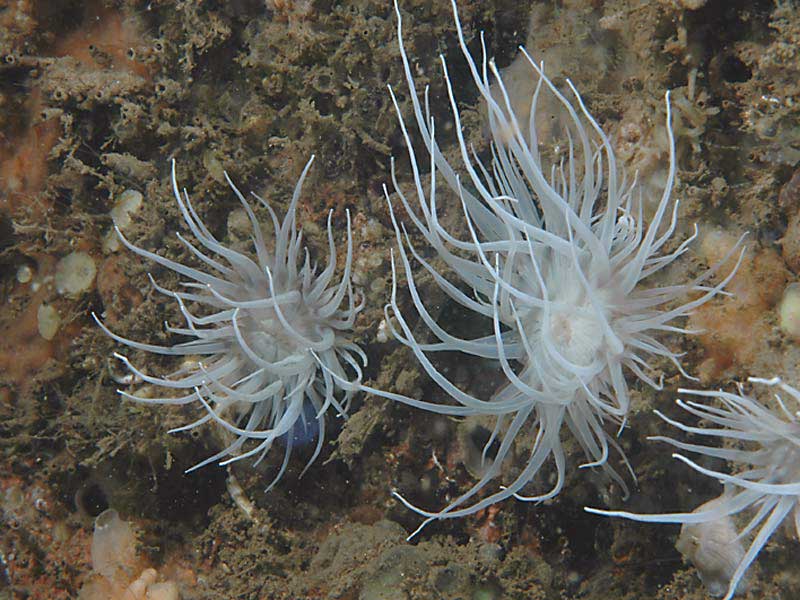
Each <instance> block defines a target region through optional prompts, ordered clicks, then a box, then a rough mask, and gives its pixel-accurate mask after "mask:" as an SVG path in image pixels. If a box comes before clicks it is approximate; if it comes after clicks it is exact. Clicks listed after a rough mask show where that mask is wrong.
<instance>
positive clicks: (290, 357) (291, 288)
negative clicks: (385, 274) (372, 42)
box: [94, 156, 367, 489]
mask: <svg viewBox="0 0 800 600" xmlns="http://www.w3.org/2000/svg"><path fill="white" fill-rule="evenodd" d="M313 160H314V157H313V156H312V157H311V159H310V160H309V161H308V163H307V164H306V166H305V168H304V169H303V172H302V174H301V175H300V178H299V180H298V182H297V184H296V186H295V189H294V193H293V195H292V199H291V202H290V203H289V206H288V208H287V211H286V215H285V216H284V218H283V221H282V222H279V220H278V217H277V215H276V214H275V212H274V211H273V210H272V208H271V207H270V205H269V204H268V203H267V202H266V201H264V200H263V199H262V198H260V197H258V196H256V195H255V194H253V197H254V198H255V199H256V200H257V201H258V202H259V203H260V204H261V205H262V206H263V207H264V208H266V210H267V211H268V212H269V215H270V217H271V220H272V225H273V231H274V240H272V242H271V243H268V241H267V239H265V237H264V234H263V232H262V229H261V225H260V223H259V221H258V219H257V218H256V215H255V213H254V212H253V209H252V207H251V206H250V204H249V203H248V201H247V199H246V198H245V197H244V195H243V194H242V193H241V192H240V191H239V190H238V189H237V188H236V186H235V185H234V184H233V182H232V181H231V180H230V178H229V177H228V175H227V173H226V174H225V179H226V181H227V183H228V185H229V186H230V188H231V190H232V191H233V193H234V194H235V195H236V197H237V198H238V199H239V201H240V202H241V204H242V206H243V208H244V210H245V212H246V214H247V216H248V219H249V221H250V225H251V228H252V237H251V241H252V245H253V249H254V254H253V255H251V256H247V255H245V254H242V253H240V252H237V251H235V250H233V249H231V248H228V247H227V246H225V245H224V244H223V243H222V242H221V241H219V240H218V239H216V238H215V237H214V235H213V234H212V233H211V231H209V229H208V228H207V227H206V226H205V225H204V223H203V222H202V220H201V219H200V217H199V216H198V214H197V212H196V211H195V209H194V207H193V205H192V203H191V201H190V199H189V195H188V194H187V192H186V190H185V189H184V190H183V195H181V191H180V190H179V188H178V182H177V177H176V172H175V161H174V160H173V161H172V191H173V195H174V197H175V201H176V202H177V203H178V207H179V209H180V213H181V216H182V217H183V221H184V222H185V224H186V225H187V226H188V228H189V230H190V232H191V233H192V235H193V236H194V239H195V240H196V241H197V244H196V243H192V242H191V241H190V240H189V239H187V238H186V237H184V236H183V235H182V234H181V233H176V236H177V237H178V239H179V240H180V242H181V243H182V244H183V246H184V247H185V248H186V249H187V250H188V251H189V253H190V254H191V255H192V256H193V257H194V258H195V259H196V262H197V264H198V265H200V266H197V267H194V266H188V265H186V264H182V263H179V262H176V261H173V260H171V259H168V258H165V257H163V256H160V255H158V254H156V253H155V252H151V251H149V250H145V249H143V248H140V247H138V246H135V245H134V244H132V243H131V242H130V241H128V240H127V239H126V238H125V237H124V236H123V235H122V233H121V232H120V231H119V229H117V230H116V231H117V235H118V236H119V238H120V240H121V241H122V243H123V244H124V245H125V247H126V248H128V249H129V250H130V251H132V252H134V253H135V254H137V255H138V256H141V257H142V258H144V259H147V260H149V261H152V262H154V263H157V264H159V265H161V266H162V267H165V268H166V269H169V270H171V271H174V272H175V273H177V274H178V275H181V276H182V277H183V278H184V281H183V282H182V283H181V288H183V289H182V290H181V291H173V290H169V289H166V288H164V287H162V286H160V285H159V284H158V283H156V281H155V280H154V279H153V277H152V276H151V275H149V274H148V276H149V278H150V281H151V283H152V285H153V287H154V288H155V289H156V290H157V291H158V292H159V293H161V294H163V295H165V296H167V297H169V298H172V299H173V300H174V301H175V302H177V303H178V306H179V308H180V312H181V314H182V316H183V318H184V319H185V326H184V327H175V326H171V325H169V324H167V325H166V331H167V332H168V333H169V334H171V335H174V336H180V337H182V338H184V339H186V341H179V342H176V343H175V344H173V345H171V346H159V345H154V344H149V343H145V342H139V341H134V340H130V339H127V338H125V337H122V336H120V335H118V334H116V333H114V332H112V331H111V330H110V329H109V328H108V327H107V326H106V325H105V324H104V323H103V322H102V320H101V319H100V318H98V317H97V316H96V315H94V318H95V320H96V321H97V323H98V324H99V325H100V327H101V328H102V329H103V331H104V332H105V333H106V334H108V335H109V336H110V337H112V338H113V339H114V340H116V341H118V342H120V343H122V344H125V345H126V346H128V347H130V348H132V349H134V350H139V351H143V352H147V353H153V354H162V355H167V356H175V357H183V358H184V361H183V363H182V364H181V366H180V367H179V368H178V369H177V370H176V371H174V372H172V373H170V374H168V375H164V376H160V377H159V376H153V375H149V374H147V373H146V372H144V371H143V370H142V369H139V368H137V367H136V366H134V364H133V362H132V361H131V360H130V359H129V358H128V357H127V356H125V355H123V354H120V353H115V356H116V357H117V358H118V359H119V360H120V361H122V362H123V363H124V364H125V366H126V367H127V368H128V370H129V371H130V372H131V373H132V374H133V375H134V376H135V378H136V379H137V380H139V381H143V382H146V383H148V384H151V385H155V386H158V387H160V388H163V389H165V390H171V391H173V392H174V393H175V395H169V394H167V395H164V396H163V397H158V398H152V397H149V396H148V397H145V396H142V395H137V394H136V393H130V392H127V391H124V390H119V394H120V395H121V396H123V397H124V398H127V399H129V400H134V401H136V402H140V403H144V404H151V405H169V406H176V405H187V404H195V405H198V408H199V409H200V413H201V415H200V418H199V419H197V420H196V421H193V422H191V423H189V424H187V425H184V426H181V427H177V428H175V429H172V430H171V433H174V432H179V431H187V430H191V429H194V428H196V427H199V426H201V425H204V424H206V423H209V424H216V425H218V426H220V427H221V428H222V429H223V430H225V431H226V432H228V433H229V434H231V436H232V438H233V441H232V442H231V443H230V444H229V445H228V446H226V447H225V448H223V449H222V450H220V451H219V452H217V453H216V454H214V455H213V456H210V457H209V458H207V459H205V460H203V461H202V462H200V463H198V464H197V465H195V466H193V467H191V468H190V469H188V471H193V470H195V469H197V468H200V467H202V466H205V465H208V464H209V463H213V462H217V461H218V462H219V464H220V465H228V464H230V463H233V462H235V461H238V460H242V459H245V458H250V457H252V458H253V459H254V464H258V463H259V462H261V461H262V460H263V459H264V457H266V456H267V454H268V452H269V451H270V449H271V448H272V446H273V444H274V443H275V442H276V441H277V440H279V439H281V440H282V441H283V444H284V458H283V461H282V463H281V465H280V468H279V470H278V472H277V475H276V476H275V477H274V478H273V480H272V482H271V483H270V485H269V487H268V488H267V489H270V488H271V487H272V486H274V485H275V483H277V481H278V480H279V479H280V478H281V476H282V475H283V473H284V471H285V470H286V467H287V465H288V463H289V459H290V457H291V454H292V449H293V445H294V440H295V436H296V435H297V436H298V437H301V438H313V437H314V436H316V438H317V441H316V446H315V448H314V451H313V454H312V456H311V458H310V459H309V461H308V463H307V464H306V467H305V469H307V468H308V467H309V466H310V465H311V464H312V463H313V462H314V460H315V459H316V458H317V456H318V455H319V453H320V451H321V449H322V446H323V442H324V440H325V416H326V414H328V413H329V412H331V411H333V412H335V413H336V414H337V415H339V416H342V417H345V416H346V415H347V410H348V407H349V404H350V400H351V398H352V396H353V394H354V391H353V389H357V388H358V385H359V384H360V381H361V378H362V366H366V364H367V357H366V355H365V354H364V352H363V351H362V350H361V348H360V347H359V346H358V345H357V344H355V343H354V342H353V341H352V340H351V338H350V333H351V329H352V327H353V324H354V322H355V319H356V316H357V315H358V313H359V311H361V309H362V308H363V299H362V300H361V301H360V302H358V303H357V302H356V298H355V293H354V291H353V285H352V282H351V272H352V263H353V248H352V233H351V223H350V213H349V211H348V212H347V254H346V258H345V261H344V268H343V272H342V275H341V279H339V281H338V283H337V282H336V280H335V274H336V256H337V252H336V242H335V240H334V235H333V229H332V212H331V213H329V214H328V222H327V237H328V253H329V256H328V262H327V265H326V266H325V267H324V268H322V269H321V270H320V269H318V267H317V264H316V262H312V261H311V258H310V256H309V253H308V250H307V248H306V247H305V246H304V245H303V232H302V229H299V228H298V226H297V215H296V211H297V205H298V201H299V199H300V194H301V190H302V185H303V181H304V179H305V177H306V175H307V174H308V171H309V169H310V168H311V164H312V162H313ZM197 310H199V311H201V314H198V313H197V312H196V311H197ZM348 373H349V375H348ZM338 381H347V382H349V384H350V385H348V389H344V388H343V387H342V386H341V385H340V384H339V383H337V382H338ZM305 469H304V470H303V472H305Z"/></svg>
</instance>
